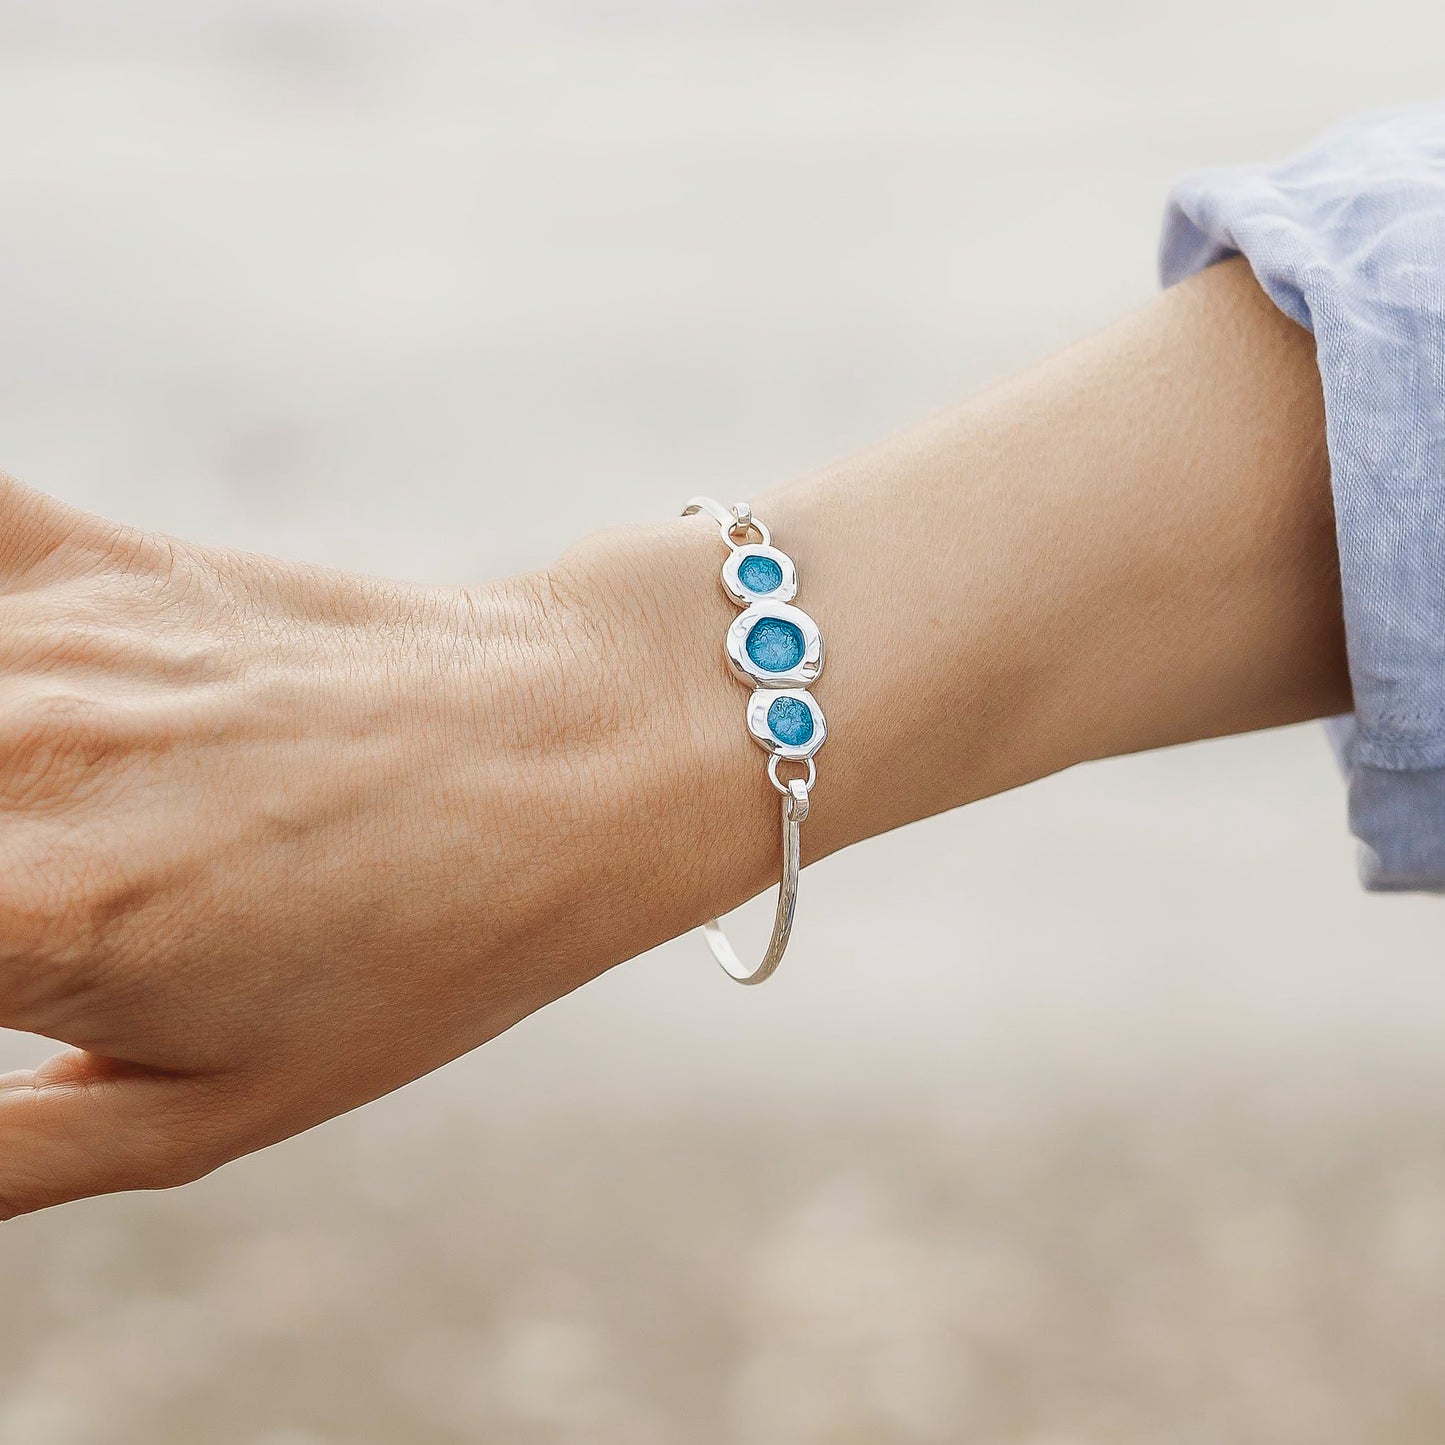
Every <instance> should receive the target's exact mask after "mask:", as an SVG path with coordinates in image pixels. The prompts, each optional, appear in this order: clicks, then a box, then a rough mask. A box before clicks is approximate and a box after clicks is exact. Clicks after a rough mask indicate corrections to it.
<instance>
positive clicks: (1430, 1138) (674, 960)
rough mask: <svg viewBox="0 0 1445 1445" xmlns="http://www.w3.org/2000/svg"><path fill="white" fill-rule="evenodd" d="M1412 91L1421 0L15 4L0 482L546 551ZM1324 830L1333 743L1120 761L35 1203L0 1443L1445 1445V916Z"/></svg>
mask: <svg viewBox="0 0 1445 1445" xmlns="http://www.w3.org/2000/svg"><path fill="white" fill-rule="evenodd" d="M1442 54H1445V11H1442V9H1441V8H1440V6H1439V5H1438V4H1437V3H1435V0H1408V3H1406V0H1387V3H1379V4H1373V5H1370V6H1368V7H1365V6H1360V5H1358V4H1352V5H1335V4H1322V3H1319V0H1311V3H1305V0H1286V3H1268V0H1264V3H1254V4H1242V3H1225V4H1215V5H1212V6H1183V5H1174V4H1154V5H1136V4H1128V3H1124V0H1117V3H1109V4H1098V3H1093V4H1088V5H1084V4H1079V5H1069V4H1067V3H1064V0H1036V3H1026V4H1007V5H1005V4H993V5H982V4H959V5H944V4H936V5H935V4H925V3H887V0H871V3H868V0H853V3H838V4H825V3H821V0H819V3H811V4H809V3H803V0H795V3H777V4H772V5H767V4H762V3H758V4H745V3H722V0H719V3H701V0H694V3H686V4H682V3H678V4H664V3H651V4H644V3H637V4H632V5H627V6H618V5H605V4H601V3H588V0H575V3H572V4H561V3H548V4H526V3H521V0H516V3H510V4H501V3H491V4H475V3H471V4H465V3H460V0H458V3H454V4H449V5H444V4H431V5H423V4H417V3H415V0H412V3H407V0H392V3H385V0H371V3H369V4H366V5H359V4H343V3H341V0H335V3H331V4H322V3H317V0H310V3H296V0H291V3H288V4H285V5H282V4H280V3H279V0H278V3H275V4H266V5H259V4H257V5H248V4H243V3H234V4H231V5H229V6H227V5H222V4H218V3H206V4H199V3H197V0H189V3H186V4H181V3H179V0H174V3H170V4H162V3H159V0H152V3H147V4H135V5H129V6H124V7H115V6H110V5H103V4H99V3H96V4H93V5H78V4H72V3H57V0H44V3H41V0H33V3H30V4H24V5H22V4H16V3H13V0H12V3H7V4H3V5H0V319H3V328H0V334H3V345H0V463H3V465H4V466H6V467H7V468H9V469H10V470H12V471H14V472H16V473H18V474H19V475H21V476H22V477H25V478H26V479H28V480H30V481H32V482H34V483H36V484H38V485H41V486H44V487H48V488H50V489H52V490H54V491H55V492H57V493H59V494H61V495H63V496H65V497H67V498H70V499H73V500H75V501H78V502H81V503H84V504H86V505H90V506H93V507H96V508H99V509H102V510H104V511H107V512H110V513H114V514H117V515H121V516H124V517H126V518H128V519H130V520H133V521H136V522H142V523H146V524H149V525H155V526H160V527H165V528H168V529H171V530H174V531H178V532H182V533H185V534H188V535H191V536H194V537H198V538H204V539H206V540H210V541H216V542H225V543H231V544H236V545H241V546H246V547H254V548H258V549H263V550H267V551H272V552H278V553H284V554H286V555H290V556H305V557H312V558H317V559H320V560H324V561H326V562H330V563H334V564H336V565H338V566H343V567H353V568H365V569H372V570H376V571H382V572H388V573H393V574H400V575H405V576H410V577H416V578H425V579H434V580H439V581H449V580H462V579H468V578H474V577H478V576H485V575H488V574H491V573H495V572H500V571H504V570H511V569H516V568H520V567H524V566H527V565H531V564H534V563H538V562H541V561H543V560H545V559H547V558H548V557H550V556H551V555H553V554H554V553H555V552H556V551H557V550H558V549H559V548H560V547H561V546H563V545H564V544H565V543H566V542H567V541H568V540H569V539H571V538H572V537H574V536H575V535H577V534H579V533H581V532H582V531H584V530H587V529H589V528H593V527H596V526H598V525H600V524H602V523H604V522H606V521H609V520H611V519H613V518H616V517H634V516H635V517H646V516H650V515H657V514H662V513H665V512H667V511H669V510H670V509H671V508H673V507H674V506H676V505H677V503H678V501H679V499H680V498H683V497H685V496H687V495H688V494H690V493H692V492H695V491H710V492H716V493H718V494H719V495H722V496H732V495H736V494H745V493H747V492H749V491H754V490H757V489H758V488H760V487H761V486H763V485H765V484H767V483H771V482H773V481H776V480H779V479H782V478H786V477H787V476H789V475H792V474H794V473H796V472H798V471H799V470H802V469H805V468H807V467H809V466H810V465H813V464H816V463H819V462H821V461H823V460H826V459H827V458H829V457H830V456H832V455H834V454H836V453H838V452H840V451H843V450H845V449H847V448H848V447H850V446H853V445H854V444H857V443H860V442H863V441H865V440H867V439H869V438H871V437H873V436H876V435H877V434H878V433H880V432H882V431H884V430H886V429H888V428H890V427H892V426H894V425H896V424H898V423H900V422H902V421H905V420H907V419H908V418H910V417H912V416H914V415H916V414H917V413H919V412H920V411H923V410H925V409H927V408H930V407H932V406H935V405H938V404H940V403H943V402H946V401H948V400H949V399H951V398H953V397H955V396H957V395H959V394H960V393H962V392H964V391H965V390H967V389H968V388H971V387H975V386H977V385H979V384H981V383H983V382H985V381H987V380H988V379H989V378H990V377H993V376H996V375H998V374H1000V373H1002V372H1004V371H1006V370H1008V369H1010V368H1013V367H1016V366H1018V365H1021V364H1023V363H1026V362H1027V361H1028V360H1029V359H1031V358H1033V357H1036V356H1038V355H1039V354H1041V353H1043V352H1046V351H1048V350H1049V349H1050V348H1053V347H1056V346H1058V345H1060V344H1062V343H1065V342H1067V341H1068V340H1069V339H1070V338H1072V337H1074V336H1077V335H1079V334H1081V333H1083V332H1085V331H1087V330H1088V329H1090V328H1091V327H1094V326H1097V325H1100V324H1103V323H1104V322H1106V321H1107V320H1108V319H1109V318H1110V317H1112V316H1114V315H1115V314H1116V313H1118V312H1119V311H1120V310H1121V309H1123V308H1125V307H1128V306H1131V305H1134V304H1136V303H1138V302H1141V301H1143V300H1144V299H1145V298H1147V297H1148V296H1149V295H1150V293H1151V290H1152V288H1153V284H1154V283H1153V273H1152V265H1153V253H1154V244H1155V234H1156V227H1157V220H1158V216H1159V213H1160V209H1161V204H1162V199H1163V195H1164V192H1165V188H1166V186H1167V184H1168V181H1169V179H1170V177H1171V176H1173V175H1174V174H1176V173H1178V172H1179V171H1181V170H1183V169H1185V168H1187V167H1189V166H1192V165H1196V164H1200V163H1206V162H1213V161H1223V160H1230V159H1245V158H1251V157H1257V156H1267V155H1270V154H1274V153H1276V152H1278V151H1280V150H1282V149H1283V148H1287V147H1290V146H1292V145H1295V144H1297V143H1299V142H1300V141H1302V140H1304V139H1305V138H1306V137H1307V136H1308V135H1309V134H1310V133H1311V132H1312V131H1313V130H1314V129H1315V128H1317V127H1318V126H1319V125H1321V124H1322V123H1324V122H1326V121H1327V120H1329V119H1330V118H1332V117H1334V116H1336V115H1339V114H1343V113H1346V112H1349V111H1351V110H1354V109H1358V108H1360V107H1363V106H1370V105H1378V104H1384V103H1389V102H1393V101H1397V100H1404V99H1416V98H1423V97H1428V96H1429V94H1430V93H1431V92H1432V90H1434V89H1435V88H1436V87H1437V86H1438V85H1439V81H1440V74H1441V71H1440V60H1441V56H1442ZM866 563H867V559H866V558H860V559H859V564H860V565H866ZM824 781H825V784H826V764H825V780H824ZM1343 810H1344V799H1343V796H1342V792H1341V789H1340V787H1339V784H1338V781H1337V779H1336V777H1335V775H1334V771H1333V766H1332V763H1331V760H1330V758H1329V756H1328V754H1327V751H1326V748H1325V745H1324V741H1323V739H1322V737H1321V735H1320V734H1319V732H1318V731H1317V730H1316V729H1313V728H1304V729H1298V730H1291V731H1287V732H1283V733H1279V734H1275V735H1273V736H1265V737H1258V738H1251V739H1245V740H1240V741H1233V742H1226V743H1220V744H1216V745H1211V746H1206V747H1197V748H1191V749H1185V750H1180V751H1177V752H1173V753H1170V754H1167V755H1158V756H1151V757H1145V758H1139V759H1134V760H1130V761H1124V762H1118V763H1113V764H1109V765H1106V766H1098V767H1093V768H1089V769H1087V770H1083V771H1080V772H1078V773H1076V774H1074V775H1071V776H1067V777H1063V778H1059V779H1055V780H1053V781H1050V782H1046V783H1044V784H1041V785H1038V786H1036V787H1033V788H1030V789H1027V790H1025V791H1023V792H1021V793H1018V794H1016V795H1013V796H1010V797H1005V798H1000V799H996V800H994V801H991V802H988V803H985V804H983V805H981V806H978V807H976V808H973V809H970V810H969V811H967V812H964V813H960V814H957V815H955V816H951V817H946V818H941V819H937V820H935V821H933V822H930V823H927V824H925V825H922V826H919V827H916V828H912V829H909V830H907V831H905V832H903V833H901V834H899V835H897V836H894V837H890V838H886V839H883V840H880V841H878V842H876V843H874V844H872V845H870V846H867V847H864V848H860V849H858V850H856V851H855V852H853V853H851V854H849V855H846V856H843V857H839V858H835V859H832V860H830V861H829V862H827V863H825V864H823V865H821V866H820V867H818V868H816V869H815V870H812V871H810V872H809V874H808V875H807V878H806V895H805V898H806V901H805V907H804V912H803V914H802V922H801V927H800V931H799V935H798V940H797V943H796V945H795V948H794V950H793V952H792V954H791V955H790V957H789V960H788V966H787V968H786V969H785V970H784V971H783V973H782V974H781V975H780V976H779V977H778V979H777V980H776V981H775V982H774V983H772V984H770V985H769V986H768V987H767V988H766V989H763V990H761V991H758V992H749V991H744V990H740V989H737V988H735V987H733V986H732V985H730V984H728V983H727V982H726V980H724V979H723V978H722V976H721V975H720V974H719V973H718V972H717V970H716V969H715V968H714V967H713V965H712V964H711V963H710V961H709V960H708V958H707V956H706V953H705V950H704V949H703V946H702V944H701V942H700V941H699V940H698V939H696V938H688V939H683V940H680V941H678V942H676V943H674V944H672V945H669V946H668V947H666V948H663V949H660V950H658V951H657V952H656V953H654V954H652V955H649V956H648V957H645V958H642V959H639V960H637V961H636V962H634V963H632V964H630V965H628V966H627V967H625V968H623V969H620V970H618V971H617V972H615V973H614V974H613V975H611V976H609V977H607V978H605V979H603V980H602V981H600V982H599V983H597V984H595V985H594V986H592V987H591V988H589V989H587V990H585V991H584V992H583V993H582V994H581V995H580V996H578V997H575V998H573V999H571V1000H569V1001H567V1002H565V1003H563V1004H560V1005H558V1006H556V1007H555V1008H553V1009H552V1010H550V1011H548V1012H547V1013H545V1014H544V1015H542V1016H541V1017H538V1018H536V1019H534V1020H532V1021H530V1022H528V1023H527V1024H525V1025H523V1026H521V1027H520V1028H518V1029H516V1030H515V1031H514V1032H513V1033H512V1034H510V1035H509V1036H507V1037H505V1038H504V1039H502V1040H500V1041H499V1042H497V1043H496V1044H494V1045H493V1046H491V1047H489V1048H488V1049H486V1050H484V1051H483V1052H481V1053H479V1054H477V1055H475V1056H473V1057H471V1058H468V1059H465V1060H463V1061H461V1062H460V1063H458V1064H456V1065H455V1066H453V1067H452V1068H449V1069H447V1070H445V1071H443V1072H442V1073H441V1074H440V1075H438V1076H436V1077H434V1078H431V1079H429V1080H427V1081H425V1082H423V1083H421V1084H419V1085H417V1086H415V1087H413V1088H411V1089H409V1090H407V1091H405V1092H404V1093H402V1094H401V1095H399V1096H397V1097H395V1098H393V1099H390V1100H388V1101H386V1102H384V1103H383V1104H381V1105H379V1106H376V1107H374V1108H372V1109H370V1110H367V1111H364V1112H363V1113H361V1114H359V1115H357V1116H355V1117H353V1118H349V1119H346V1120H343V1121H340V1122H338V1123H336V1124H334V1125H332V1126H330V1127H328V1128H326V1129H324V1130H321V1131H319V1132H318V1133H316V1134H314V1135H312V1136H310V1137H308V1138H305V1139H301V1140H298V1141H294V1142H292V1143H291V1144H289V1145H287V1146H285V1147H282V1148H280V1149H277V1150H275V1151H272V1152H271V1153H269V1154H267V1155H265V1156H263V1157H259V1158H256V1159H253V1160H249V1161H247V1162H244V1163H242V1164H240V1165H237V1166H235V1167H233V1168H230V1169H228V1170H226V1171H224V1172H223V1173H221V1174H220V1175H218V1176H216V1177H215V1178H213V1179H211V1180H209V1181H207V1182H206V1183H204V1184H203V1185H201V1186H198V1187H196V1188H193V1189H191V1190H188V1191H186V1192H184V1193H182V1194H179V1195H174V1196H168V1197H154V1198H143V1197H136V1198H131V1199H127V1200H123V1201H114V1200H112V1201H101V1202H94V1203H90V1204H86V1205H81V1206H77V1207H74V1208H72V1209H68V1210H65V1211H62V1212H60V1213H57V1214H55V1215H53V1216H49V1217H45V1218H42V1219H39V1220H35V1221H30V1222H24V1223H17V1224H13V1225H10V1226H7V1227H6V1228H5V1229H4V1230H3V1231H0V1445H172V1442H175V1445H180V1442H185V1445H194V1442H201V1441H204V1442H206V1445H334V1442H348V1445H382V1442H386V1445H394V1442H395V1445H450V1442H461V1441H468V1442H470V1441H486V1442H498V1445H512V1442H517V1445H533V1442H535V1445H552V1442H556V1445H563V1442H566V1445H583V1442H586V1445H613V1442H616V1445H664V1442H665V1445H672V1442H687V1445H864V1442H867V1445H880V1442H881V1445H892V1442H898V1445H908V1442H920V1445H929V1442H964V1445H975V1442H977V1445H1106V1442H1120V1445H1135V1442H1146V1441H1147V1442H1153V1441H1165V1440H1167V1441H1170V1442H1179V1445H1213V1442H1225V1441H1228V1442H1231V1445H1238V1442H1270V1445H1296V1442H1298V1445H1347V1442H1348V1445H1358V1442H1360V1441H1364V1440H1369V1441H1379V1442H1385V1441H1390V1442H1394V1445H1417V1442H1418V1445H1426V1442H1431V1445H1433V1442H1438V1441H1439V1440H1440V1439H1441V1438H1442V1436H1445V1347H1442V1345H1441V1338H1442V1327H1445V949H1442V945H1441V933H1442V926H1445V916H1442V913H1441V907H1440V904H1439V903H1438V902H1436V901H1434V900H1429V899H1380V898H1367V897H1365V896H1363V895H1362V894H1360V893H1359V892H1358V891H1357V889H1356V886H1355V883H1354V878H1353V863H1352V849H1351V844H1350V842H1349V840H1348V838H1347V836H1346V834H1345V831H1344V825H1343ZM648 886H649V880H648V879H646V878H639V879H638V880H637V887H638V891H639V896H641V895H643V894H645V891H646V889H647V888H648ZM566 906H567V904H566V900H565V899H559V900H558V907H566ZM752 923H753V926H754V928H755V929H757V930H760V929H761V927H762V914H761V913H760V912H756V911H755V913H754V915H753V919H752ZM39 1053H40V1048H39V1046H38V1045H37V1043H36V1041H35V1040H30V1039H23V1038H19V1037H16V1036H14V1035H6V1036H3V1039H0V1063H4V1064H13V1063H16V1062H21V1061H28V1060H31V1059H34V1058H36V1057H37V1056H38V1055H39Z"/></svg>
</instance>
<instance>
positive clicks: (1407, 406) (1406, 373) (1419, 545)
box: [1160, 107, 1445, 891]
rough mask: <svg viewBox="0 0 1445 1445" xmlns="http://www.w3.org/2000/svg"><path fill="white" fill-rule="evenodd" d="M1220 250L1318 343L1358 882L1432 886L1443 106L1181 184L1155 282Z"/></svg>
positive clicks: (1440, 580)
mask: <svg viewBox="0 0 1445 1445" xmlns="http://www.w3.org/2000/svg"><path fill="white" fill-rule="evenodd" d="M1234 254H1242V255H1243V256H1244V257H1245V258H1246V259H1247V260H1248V262H1249V264H1250V266H1251V267H1252V268H1253V270H1254V274H1255V276H1256V277H1257V278H1258V279H1259V282H1260V285H1261V286H1262V287H1263V288H1264V290H1265V291H1266V292H1267V293H1268V295H1269V296H1270V297H1271V299H1272V300H1273V301H1274V302H1275V304H1276V305H1277V306H1278V307H1279V308H1280V309H1281V310H1282V311H1284V312H1285V314H1286V315H1288V316H1290V317H1292V318H1293V319H1294V320H1295V321H1297V322H1298V323H1299V324H1300V325H1301V326H1303V327H1306V328H1308V329H1309V330H1310V331H1312V332H1313V333H1314V337H1315V349H1316V353H1317V356H1318V361H1319V368H1320V378H1321V381H1322V383H1323V387H1324V402H1325V419H1326V435H1327V440H1328V445H1329V457H1330V471H1331V485H1332V488H1333V492H1334V505H1335V519H1336V530H1337V535H1338V539H1339V552H1340V578H1341V583H1342V585H1343V590H1344V607H1345V636H1346V643H1347V647H1348V651H1349V664H1350V677H1351V681H1352V683H1353V686H1354V706H1355V711H1354V713H1353V715H1352V716H1350V717H1344V718H1336V719H1333V720H1332V721H1331V722H1330V724H1328V726H1329V729H1330V734H1331V738H1332V741H1333V742H1334V744H1335V747H1336V749H1337V751H1338V753H1339V756H1340V760H1341V763H1342V764H1343V766H1344V769H1345V772H1346V775H1347V777H1348V779H1349V805H1350V827H1351V829H1352V831H1353V832H1354V833H1355V835H1356V837H1358V838H1359V840H1360V842H1361V845H1362V846H1361V867H1360V871H1361V876H1362V878H1363V881H1364V883H1365V884H1366V886H1367V887H1370V888H1375V889H1421V890H1432V891H1440V890H1445V108H1441V107H1434V108H1430V109H1419V110H1412V111H1397V112H1391V113H1387V114H1380V115H1372V116H1366V117H1364V118H1362V119H1359V120H1355V121H1351V122H1349V123H1348V124H1345V125H1343V126H1340V127H1338V128H1336V129H1334V130H1332V131H1329V132H1327V133H1326V134H1325V135H1323V136H1322V137H1321V138H1320V139H1319V140H1318V141H1316V142H1315V143H1314V144H1313V145H1312V146H1310V147H1309V148H1308V149H1307V150H1305V151H1303V152H1302V153H1301V154H1299V155H1297V156H1295V157H1294V158H1293V159H1291V160H1287V161H1285V162H1283V163H1282V164H1278V165H1268V166H1237V167H1230V168H1227V169H1217V170H1209V171H1203V172H1200V173H1199V174H1196V175H1192V176H1188V177H1186V178H1185V179H1184V180H1182V181H1180V182H1179V183H1178V184H1177V185H1176V186H1175V187H1174V189H1173V191H1172V192H1171V194H1170V198H1169V205H1168V211H1167V214H1166V216H1165V221H1164V232H1163V239H1162V243H1161V247H1160V274H1161V277H1162V280H1163V282H1164V284H1165V285H1166V286H1168V285H1173V284H1174V283H1175V282H1177V281H1180V280H1182V279H1184V278H1185V277H1187V276H1190V275H1192V274H1193V273H1195V272H1197V271H1200V270H1202V269H1203V268H1204V267H1206V266H1209V265H1212V264H1213V263H1214V262H1216V261H1219V260H1221V259H1223V258H1224V257H1226V256H1230V255H1234Z"/></svg>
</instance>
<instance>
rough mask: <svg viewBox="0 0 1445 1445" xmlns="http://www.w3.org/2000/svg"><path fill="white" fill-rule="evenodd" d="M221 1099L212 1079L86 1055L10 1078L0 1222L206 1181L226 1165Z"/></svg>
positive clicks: (0, 1161)
mask: <svg viewBox="0 0 1445 1445" xmlns="http://www.w3.org/2000/svg"><path fill="white" fill-rule="evenodd" d="M214 1104H215V1100H214V1087H213V1086H212V1085H211V1083H210V1082H209V1081H205V1080H196V1079H189V1078H184V1077H179V1076H176V1075H172V1074H160V1073H156V1072H153V1071H151V1070H145V1069H138V1068H135V1067H133V1066H130V1065H126V1064H118V1063H115V1062H113V1061H111V1060H108V1059H101V1058H98V1057H96V1056H95V1055H93V1054H86V1053H79V1052H71V1053H66V1054H60V1055H58V1056H57V1057H56V1058H53V1059H51V1060H50V1061H49V1062H48V1063H46V1064H44V1065H42V1066H41V1067H40V1068H39V1069H36V1070H33V1071H29V1072H24V1073H17V1074H5V1075H0V1220H6V1219H13V1218H15V1217H16V1216H17V1215H20V1214H29V1213H32V1212H33V1211H35V1210H37V1209H46V1208H49V1207H50V1206H51V1205H54V1204H65V1203H68V1202H69V1201H71V1200H73V1199H85V1198H87V1197H89V1196H90V1195H93V1194H111V1193H117V1192H119V1191H122V1190H127V1189H167V1188H170V1187H172V1186H174V1185H178V1184H188V1183H190V1182H192V1181H193V1180H196V1179H199V1178H201V1177H202V1176H203V1175H205V1174H208V1173H210V1171H211V1170H212V1169H214V1168H215V1167H216V1166H217V1165H218V1164H220V1163H222V1162H223V1156H222V1155H221V1154H220V1153H219V1152H218V1147H217V1141H218V1139H219V1137H220V1131H219V1129H218V1128H216V1127H215V1125H216V1122H217V1112H216V1110H215V1108H214Z"/></svg>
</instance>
